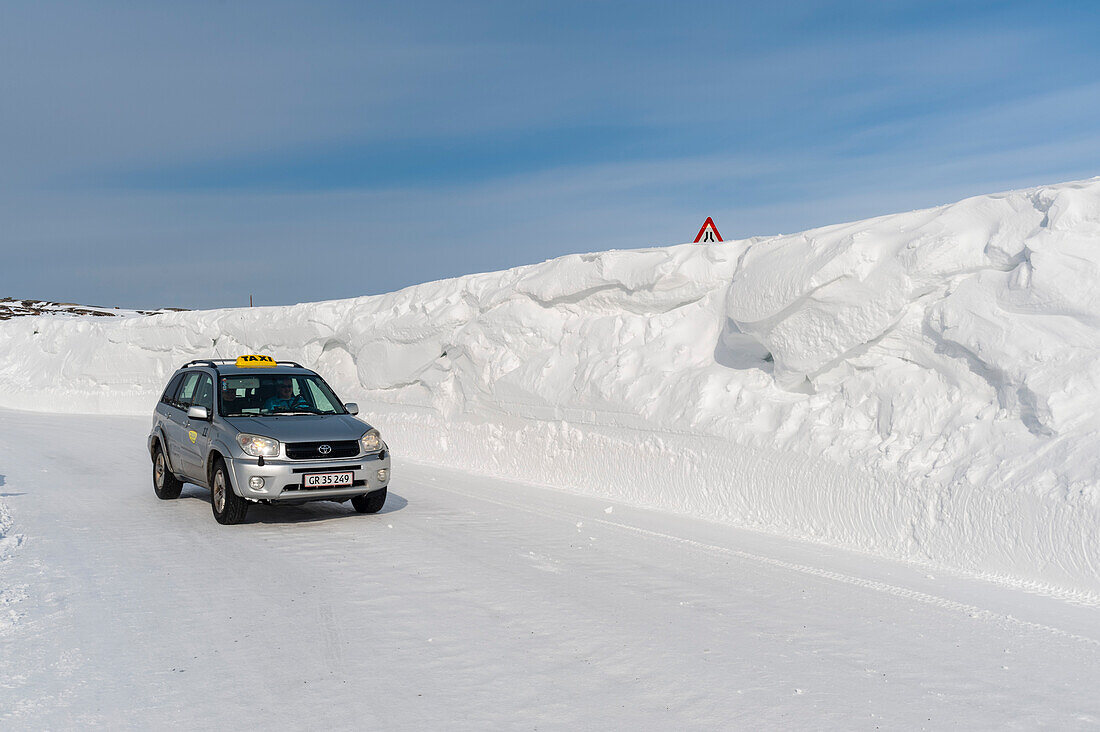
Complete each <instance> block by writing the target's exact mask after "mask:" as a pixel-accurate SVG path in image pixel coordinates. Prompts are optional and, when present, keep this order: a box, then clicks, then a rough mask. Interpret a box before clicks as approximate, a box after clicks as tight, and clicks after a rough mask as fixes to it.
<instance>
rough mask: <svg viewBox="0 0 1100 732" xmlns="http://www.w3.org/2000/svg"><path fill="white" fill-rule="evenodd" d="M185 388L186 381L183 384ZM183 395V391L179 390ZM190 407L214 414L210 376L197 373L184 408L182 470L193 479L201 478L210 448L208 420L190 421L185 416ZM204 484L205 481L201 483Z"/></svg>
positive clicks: (212, 382) (212, 388)
mask: <svg viewBox="0 0 1100 732" xmlns="http://www.w3.org/2000/svg"><path fill="white" fill-rule="evenodd" d="M183 387H184V388H186V387H187V381H186V380H185V381H184V383H183ZM180 393H181V394H182V393H183V389H181V390H180ZM190 407H206V413H207V414H209V415H213V414H214V380H213V379H212V378H211V377H210V374H207V373H203V372H198V379H197V380H196V381H195V387H194V389H193V390H192V392H191V394H190V397H189V402H188V404H187V407H185V408H184V413H183V416H184V424H183V436H184V438H185V439H184V441H183V445H182V455H183V464H184V470H185V471H186V472H187V474H188V475H189V476H191V477H193V478H201V477H202V476H203V461H204V460H205V459H206V451H207V450H208V449H209V447H210V424H211V423H210V420H208V419H191V418H190V417H188V416H187V409H188V408H190ZM203 482H205V480H204V481H203Z"/></svg>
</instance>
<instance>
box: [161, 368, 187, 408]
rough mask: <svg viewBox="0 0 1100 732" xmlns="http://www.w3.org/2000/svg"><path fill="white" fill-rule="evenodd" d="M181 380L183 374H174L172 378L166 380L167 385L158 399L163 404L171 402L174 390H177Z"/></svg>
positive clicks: (174, 394) (174, 393) (174, 395)
mask: <svg viewBox="0 0 1100 732" xmlns="http://www.w3.org/2000/svg"><path fill="white" fill-rule="evenodd" d="M181 381H183V374H176V375H175V376H174V377H172V380H171V381H169V382H168V386H166V387H165V388H164V394H162V395H161V397H160V400H161V401H162V402H164V403H165V404H171V403H172V402H173V401H174V400H175V397H176V392H177V391H179V388H180V382H181Z"/></svg>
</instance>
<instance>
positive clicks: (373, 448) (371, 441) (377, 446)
mask: <svg viewBox="0 0 1100 732" xmlns="http://www.w3.org/2000/svg"><path fill="white" fill-rule="evenodd" d="M359 442H360V443H362V445H363V452H378V451H379V450H381V449H382V435H380V434H379V433H378V430H368V431H367V434H365V435H363V436H362V437H361V438H359Z"/></svg>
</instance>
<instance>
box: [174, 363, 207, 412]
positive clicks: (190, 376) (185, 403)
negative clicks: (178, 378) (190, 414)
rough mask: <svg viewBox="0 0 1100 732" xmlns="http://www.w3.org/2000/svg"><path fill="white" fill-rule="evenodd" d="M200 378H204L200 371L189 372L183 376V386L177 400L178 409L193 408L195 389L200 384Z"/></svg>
mask: <svg viewBox="0 0 1100 732" xmlns="http://www.w3.org/2000/svg"><path fill="white" fill-rule="evenodd" d="M200 376H202V372H200V371H188V372H187V373H186V374H184V375H183V385H182V386H180V392H179V394H178V395H177V396H176V399H175V402H176V406H177V407H179V408H180V409H187V408H188V407H190V406H191V403H192V402H191V400H192V399H194V397H195V387H196V386H198V384H199V377H200Z"/></svg>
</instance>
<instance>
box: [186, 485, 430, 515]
mask: <svg viewBox="0 0 1100 732" xmlns="http://www.w3.org/2000/svg"><path fill="white" fill-rule="evenodd" d="M186 498H193V499H196V500H200V501H203V502H204V503H207V504H209V503H210V490H209V489H207V488H202V487H201V486H197V485H194V484H192V483H186V484H184V486H183V492H182V493H181V494H180V499H181V500H182V499H186ZM407 505H409V502H408V501H406V500H405V499H404V498H402V497H401V496H399V495H397V494H396V493H394V492H393V491H390V492H389V493H388V494H387V496H386V505H385V506H383V507H382V510H381V511H379V512H378V513H376V514H373V515H374V516H383V515H385V514H387V513H394V512H395V511H400V510H401V509H403V508H405V506H407ZM371 515H372V514H359V513H356V512H355V509H354V508H352V507H351V501H347V502H346V503H334V502H332V501H312V502H310V503H303V504H300V505H297V506H267V505H264V504H262V503H258V504H257V503H254V504H252V505H251V506H249V507H248V515H247V516H246V517H245V520H244V523H246V524H301V523H307V522H312V521H330V520H333V519H341V518H343V519H347V518H351V517H355V516H361V517H362V518H364V519H369V518H370V517H371Z"/></svg>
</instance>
